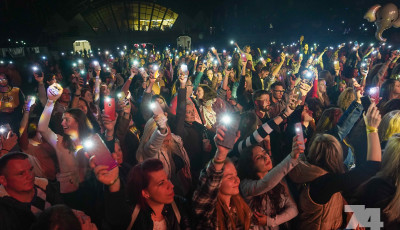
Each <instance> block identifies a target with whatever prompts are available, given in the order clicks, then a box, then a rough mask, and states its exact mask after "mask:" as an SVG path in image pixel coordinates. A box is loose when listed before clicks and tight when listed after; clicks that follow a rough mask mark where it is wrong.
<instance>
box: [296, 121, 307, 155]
mask: <svg viewBox="0 0 400 230" xmlns="http://www.w3.org/2000/svg"><path fill="white" fill-rule="evenodd" d="M294 129H295V132H296V135H297V136H298V138H297V141H300V142H301V145H300V146H301V147H303V149H304V148H305V144H304V136H303V125H302V124H301V122H298V123H296V124H295V125H294Z"/></svg>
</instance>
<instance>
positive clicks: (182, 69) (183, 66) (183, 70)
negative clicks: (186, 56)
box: [181, 64, 188, 73]
mask: <svg viewBox="0 0 400 230" xmlns="http://www.w3.org/2000/svg"><path fill="white" fill-rule="evenodd" d="M181 71H182V72H183V73H185V72H187V71H188V67H187V65H186V64H182V65H181Z"/></svg>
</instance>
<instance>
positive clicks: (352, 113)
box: [326, 101, 364, 142]
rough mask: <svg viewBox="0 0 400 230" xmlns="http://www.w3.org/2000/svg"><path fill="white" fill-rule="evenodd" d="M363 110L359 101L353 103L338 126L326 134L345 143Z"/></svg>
mask: <svg viewBox="0 0 400 230" xmlns="http://www.w3.org/2000/svg"><path fill="white" fill-rule="evenodd" d="M363 109H364V108H363V106H362V105H361V104H359V103H357V101H353V102H352V103H351V104H350V106H349V107H348V108H347V110H346V111H344V113H343V115H342V116H341V117H340V119H339V121H338V123H337V124H336V126H335V127H334V128H332V129H330V130H328V131H327V132H326V133H327V134H331V135H333V136H334V137H336V138H337V139H338V141H340V142H341V141H343V139H344V138H345V137H346V136H347V135H348V134H349V133H350V131H351V129H352V128H353V126H354V124H355V123H356V122H357V121H358V119H359V118H360V116H361V114H362V111H363Z"/></svg>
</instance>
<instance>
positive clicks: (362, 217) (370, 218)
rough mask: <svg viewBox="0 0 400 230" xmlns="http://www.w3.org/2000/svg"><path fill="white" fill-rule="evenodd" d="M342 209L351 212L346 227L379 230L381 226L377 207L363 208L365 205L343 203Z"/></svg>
mask: <svg viewBox="0 0 400 230" xmlns="http://www.w3.org/2000/svg"><path fill="white" fill-rule="evenodd" d="M344 211H345V212H353V216H352V217H351V219H350V221H349V223H348V224H347V227H346V229H357V227H359V228H369V229H371V230H379V229H381V228H383V222H381V211H380V209H379V208H365V205H345V206H344Z"/></svg>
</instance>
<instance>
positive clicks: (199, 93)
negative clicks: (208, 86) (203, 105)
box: [196, 87, 204, 100]
mask: <svg viewBox="0 0 400 230" xmlns="http://www.w3.org/2000/svg"><path fill="white" fill-rule="evenodd" d="M196 96H197V99H198V100H201V99H203V97H204V90H203V88H201V87H198V88H197V91H196Z"/></svg>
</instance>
